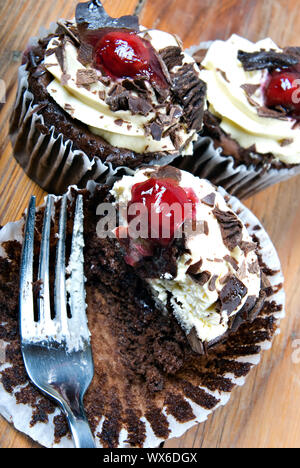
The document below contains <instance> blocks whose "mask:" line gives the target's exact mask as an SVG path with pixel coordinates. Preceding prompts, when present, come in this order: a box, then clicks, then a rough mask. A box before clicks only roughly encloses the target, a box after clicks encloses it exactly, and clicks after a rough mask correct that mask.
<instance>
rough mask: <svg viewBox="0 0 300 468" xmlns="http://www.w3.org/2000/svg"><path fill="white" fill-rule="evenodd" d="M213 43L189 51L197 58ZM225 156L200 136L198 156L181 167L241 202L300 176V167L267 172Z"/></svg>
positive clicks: (182, 162)
mask: <svg viewBox="0 0 300 468" xmlns="http://www.w3.org/2000/svg"><path fill="white" fill-rule="evenodd" d="M212 42H213V41H209V42H202V43H201V44H199V45H198V46H192V47H191V48H189V49H187V50H186V52H187V53H188V54H190V55H193V54H194V53H195V52H197V51H198V50H206V49H208V48H209V46H210V45H211V44H212ZM221 153H222V148H221V147H219V148H215V147H214V144H213V140H212V139H211V138H210V137H202V138H201V137H200V138H199V140H198V142H197V143H196V145H195V151H194V156H193V157H192V158H189V157H183V158H182V159H181V160H180V162H179V163H178V167H179V168H180V169H183V170H186V171H189V172H192V173H193V174H194V175H196V176H198V177H201V178H203V179H208V180H210V181H211V182H212V183H213V184H215V185H221V186H222V187H224V188H225V189H226V190H227V192H228V193H230V194H231V195H235V196H237V197H238V198H240V199H245V198H248V197H250V196H252V195H254V194H256V193H258V192H260V191H261V190H264V189H266V188H267V187H270V186H271V185H274V184H276V183H278V182H283V181H285V180H287V179H290V178H291V177H293V176H295V175H297V174H300V164H297V165H295V166H294V167H292V168H282V169H274V168H270V169H268V170H266V171H263V170H262V169H257V168H256V167H255V165H250V166H246V165H245V164H239V165H236V164H235V159H234V157H233V156H223V155H222V154H221Z"/></svg>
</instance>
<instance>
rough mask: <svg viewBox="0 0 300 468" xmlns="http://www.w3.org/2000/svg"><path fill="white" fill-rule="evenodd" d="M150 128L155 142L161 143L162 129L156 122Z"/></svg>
mask: <svg viewBox="0 0 300 468" xmlns="http://www.w3.org/2000/svg"><path fill="white" fill-rule="evenodd" d="M148 128H149V131H150V133H151V135H152V138H153V140H155V141H160V140H161V137H162V127H161V126H160V125H158V124H157V123H156V122H152V123H151V124H150V125H149V127H148Z"/></svg>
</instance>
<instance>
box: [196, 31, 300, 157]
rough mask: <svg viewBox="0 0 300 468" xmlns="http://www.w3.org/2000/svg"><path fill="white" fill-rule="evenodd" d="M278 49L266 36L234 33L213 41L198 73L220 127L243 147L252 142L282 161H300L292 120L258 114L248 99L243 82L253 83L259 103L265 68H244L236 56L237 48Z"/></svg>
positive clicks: (299, 140)
mask: <svg viewBox="0 0 300 468" xmlns="http://www.w3.org/2000/svg"><path fill="white" fill-rule="evenodd" d="M261 49H264V50H271V49H273V50H276V51H278V52H282V50H281V49H279V48H278V47H277V45H276V44H275V43H274V42H273V41H272V40H271V39H269V38H267V39H264V40H261V41H259V42H257V43H253V42H250V41H248V40H247V39H244V38H242V37H240V36H237V35H235V34H234V35H232V36H231V37H230V38H229V39H228V40H227V41H220V40H217V41H214V42H213V43H212V45H211V46H210V47H209V50H208V52H207V54H206V56H205V58H204V60H203V62H202V66H203V70H201V73H200V76H201V78H202V79H203V80H204V81H205V82H206V83H207V99H208V102H209V110H210V111H211V112H212V113H213V114H214V115H216V116H217V117H219V118H220V119H221V123H220V125H221V128H222V129H223V130H224V131H225V132H227V133H228V134H230V135H231V136H232V138H234V139H235V140H237V141H238V142H239V144H240V145H241V146H242V147H244V148H249V147H251V146H252V145H255V146H256V150H257V152H258V153H262V154H267V153H272V154H273V155H274V157H275V158H276V159H278V160H280V161H282V162H283V163H286V164H299V163H300V132H299V129H298V128H294V124H295V120H294V119H292V118H288V119H286V120H279V119H275V118H270V117H261V116H259V115H258V112H257V107H256V105H253V104H251V103H250V102H249V99H248V97H247V94H246V92H245V90H244V89H243V88H242V86H243V85H245V84H250V85H257V90H256V92H255V93H254V94H253V95H252V96H251V98H252V99H253V101H254V102H255V103H256V104H257V106H263V104H264V102H263V85H264V83H265V78H266V73H267V71H266V70H255V71H250V72H249V71H245V70H244V68H243V66H242V63H241V62H240V61H239V60H238V51H239V50H243V51H245V52H255V51H259V50H261Z"/></svg>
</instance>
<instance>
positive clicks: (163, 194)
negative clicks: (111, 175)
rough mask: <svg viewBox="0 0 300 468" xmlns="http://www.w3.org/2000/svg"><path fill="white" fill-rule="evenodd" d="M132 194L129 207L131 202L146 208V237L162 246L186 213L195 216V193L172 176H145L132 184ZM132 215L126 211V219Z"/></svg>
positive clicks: (169, 238)
mask: <svg viewBox="0 0 300 468" xmlns="http://www.w3.org/2000/svg"><path fill="white" fill-rule="evenodd" d="M131 194H132V198H131V202H130V204H129V207H128V209H129V208H130V206H132V205H133V204H134V203H141V204H143V205H144V206H145V207H146V208H147V210H146V215H147V222H148V238H149V239H150V240H151V242H153V243H157V244H160V245H161V246H163V247H166V246H168V244H169V243H170V242H171V241H172V239H173V238H174V235H175V232H176V231H177V230H178V229H179V228H180V227H181V226H182V224H183V223H184V221H185V220H186V219H187V217H189V216H190V217H191V218H192V217H193V216H195V209H196V208H195V203H196V202H197V201H198V200H197V197H196V195H195V194H194V192H193V190H192V189H189V191H188V192H187V191H186V190H185V189H183V188H182V187H180V186H179V185H178V184H177V182H176V181H174V180H173V179H148V180H147V181H146V182H142V183H139V184H135V185H134V186H133V187H132V190H131ZM191 204H192V210H190V211H189V208H191ZM134 218H135V216H132V215H128V222H129V223H130V221H132V220H133V219H134Z"/></svg>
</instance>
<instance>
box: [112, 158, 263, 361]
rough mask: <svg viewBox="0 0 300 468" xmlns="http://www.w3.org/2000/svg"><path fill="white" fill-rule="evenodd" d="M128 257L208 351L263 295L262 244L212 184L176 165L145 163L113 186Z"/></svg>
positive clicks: (198, 347)
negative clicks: (257, 248) (253, 238)
mask: <svg viewBox="0 0 300 468" xmlns="http://www.w3.org/2000/svg"><path fill="white" fill-rule="evenodd" d="M111 194H112V196H113V200H114V203H115V205H116V206H117V207H118V213H119V226H118V227H117V229H116V231H115V235H116V237H117V238H118V240H119V242H120V244H121V246H122V247H123V252H124V256H125V261H126V262H127V263H128V264H129V265H131V266H132V268H134V269H135V271H136V273H137V274H138V275H140V276H141V277H142V278H143V279H144V280H145V283H146V284H147V285H148V288H149V289H150V291H151V294H152V295H153V297H154V299H155V301H156V303H157V305H158V306H159V307H160V308H161V310H162V313H172V314H174V316H175V317H176V319H177V321H178V322H179V324H180V325H181V327H182V328H183V330H184V331H185V332H186V334H187V336H188V339H189V342H190V344H191V346H192V348H193V350H194V351H195V352H198V353H200V354H203V353H205V352H206V351H207V350H209V348H211V347H212V346H214V345H215V344H216V343H218V342H220V341H222V340H224V339H226V337H227V336H228V335H229V333H230V332H233V331H236V329H237V328H238V327H239V325H240V324H241V323H242V322H245V321H253V320H254V318H256V316H257V314H258V313H259V312H260V310H261V307H262V306H263V302H264V299H265V293H264V292H263V290H262V278H263V276H262V274H261V269H260V267H259V263H258V258H257V254H256V247H257V245H256V243H255V242H253V240H252V238H251V237H250V235H249V234H248V232H247V229H246V227H245V225H244V224H243V223H242V222H241V220H240V219H239V218H238V216H237V215H236V214H235V213H234V212H233V211H232V210H231V209H230V208H229V207H228V205H227V203H226V201H225V199H224V197H223V196H222V195H221V194H220V192H219V191H218V190H217V189H216V188H215V187H214V186H213V185H212V184H211V183H210V182H208V181H206V180H202V179H199V178H197V177H194V176H193V175H192V174H190V173H187V172H185V171H180V170H178V169H176V168H174V167H170V166H166V167H158V166H157V167H153V168H148V167H147V168H143V169H139V170H138V171H136V173H135V175H134V176H133V177H132V176H124V177H123V178H122V179H121V180H120V181H118V182H116V183H115V184H114V186H113V188H112V190H111Z"/></svg>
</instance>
